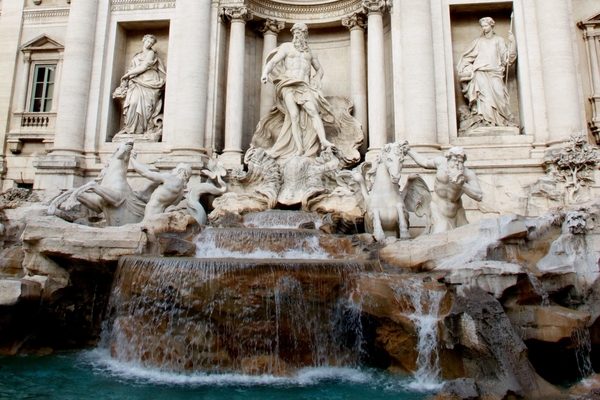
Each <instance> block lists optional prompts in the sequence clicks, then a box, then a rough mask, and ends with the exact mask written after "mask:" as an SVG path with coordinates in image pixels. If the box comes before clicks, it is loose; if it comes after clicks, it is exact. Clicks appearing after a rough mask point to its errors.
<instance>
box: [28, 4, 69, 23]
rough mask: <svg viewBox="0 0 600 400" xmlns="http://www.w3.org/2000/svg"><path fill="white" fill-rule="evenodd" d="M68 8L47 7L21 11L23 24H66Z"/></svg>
mask: <svg viewBox="0 0 600 400" xmlns="http://www.w3.org/2000/svg"><path fill="white" fill-rule="evenodd" d="M69 11H70V8H69V7H68V6H67V7H64V6H63V7H51V8H50V7H48V8H39V7H36V8H30V9H25V10H23V23H24V24H39V23H60V22H64V23H67V21H68V20H69Z"/></svg>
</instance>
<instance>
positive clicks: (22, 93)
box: [16, 52, 57, 112]
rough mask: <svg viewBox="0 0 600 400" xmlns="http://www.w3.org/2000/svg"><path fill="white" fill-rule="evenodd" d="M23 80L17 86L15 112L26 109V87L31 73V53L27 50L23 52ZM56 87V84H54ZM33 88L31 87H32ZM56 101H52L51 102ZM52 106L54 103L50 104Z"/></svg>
mask: <svg viewBox="0 0 600 400" xmlns="http://www.w3.org/2000/svg"><path fill="white" fill-rule="evenodd" d="M23 68H25V69H24V71H23V80H22V81H21V83H20V85H21V87H20V88H19V103H18V104H19V105H18V107H17V110H16V111H17V112H26V111H27V108H26V107H27V87H28V86H29V78H30V74H31V53H29V52H27V53H24V54H23ZM54 87H55V88H56V87H57V86H56V85H55V86H54ZM32 90H33V88H32ZM54 103H56V101H54V102H53V104H54ZM52 107H53V108H54V105H53V106H52Z"/></svg>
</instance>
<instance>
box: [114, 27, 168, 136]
mask: <svg viewBox="0 0 600 400" xmlns="http://www.w3.org/2000/svg"><path fill="white" fill-rule="evenodd" d="M142 41H143V50H142V51H141V52H139V53H137V54H136V55H135V56H133V59H132V60H131V65H130V67H129V70H128V71H127V72H126V73H125V75H123V77H122V78H121V86H119V87H118V88H117V89H116V90H115V92H114V93H113V97H114V98H120V99H122V100H123V129H122V130H121V131H120V132H119V133H120V134H129V135H131V134H147V133H152V134H158V135H160V133H161V132H160V130H161V129H162V124H161V123H160V122H159V121H157V117H158V116H159V115H160V114H161V113H162V104H163V93H164V88H165V75H166V71H165V67H164V65H163V62H162V60H161V59H160V58H159V57H158V55H157V54H156V51H155V50H154V49H153V48H152V46H154V45H155V44H156V37H154V35H145V36H144V38H143V40H142ZM157 131H158V132H157Z"/></svg>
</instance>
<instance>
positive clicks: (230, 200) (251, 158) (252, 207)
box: [208, 147, 281, 221]
mask: <svg viewBox="0 0 600 400" xmlns="http://www.w3.org/2000/svg"><path fill="white" fill-rule="evenodd" d="M244 163H245V164H246V165H247V170H246V171H244V170H242V169H238V170H233V171H232V172H231V173H230V174H229V176H228V180H227V193H225V194H223V195H222V196H220V197H218V198H216V199H215V200H214V201H213V204H212V205H213V207H214V210H213V211H212V212H211V213H210V215H209V216H208V217H209V220H210V221H217V220H219V219H220V218H221V217H223V216H224V215H226V214H228V213H231V214H238V215H240V214H243V213H246V212H252V211H264V210H269V209H272V208H274V207H275V206H276V205H277V195H278V193H279V190H280V188H281V172H280V169H279V165H278V164H277V162H276V160H275V159H274V158H273V157H271V156H269V155H268V154H267V152H266V151H265V149H261V148H255V147H251V148H250V149H248V151H246V154H245V155H244Z"/></svg>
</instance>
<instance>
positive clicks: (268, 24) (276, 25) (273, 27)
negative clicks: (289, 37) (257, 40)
mask: <svg viewBox="0 0 600 400" xmlns="http://www.w3.org/2000/svg"><path fill="white" fill-rule="evenodd" d="M283 28H285V22H283V21H279V20H276V19H270V18H267V19H265V20H264V22H263V23H262V24H261V25H260V26H259V28H258V31H259V32H260V33H262V34H263V35H267V34H273V35H279V32H281V31H282V30H283Z"/></svg>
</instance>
